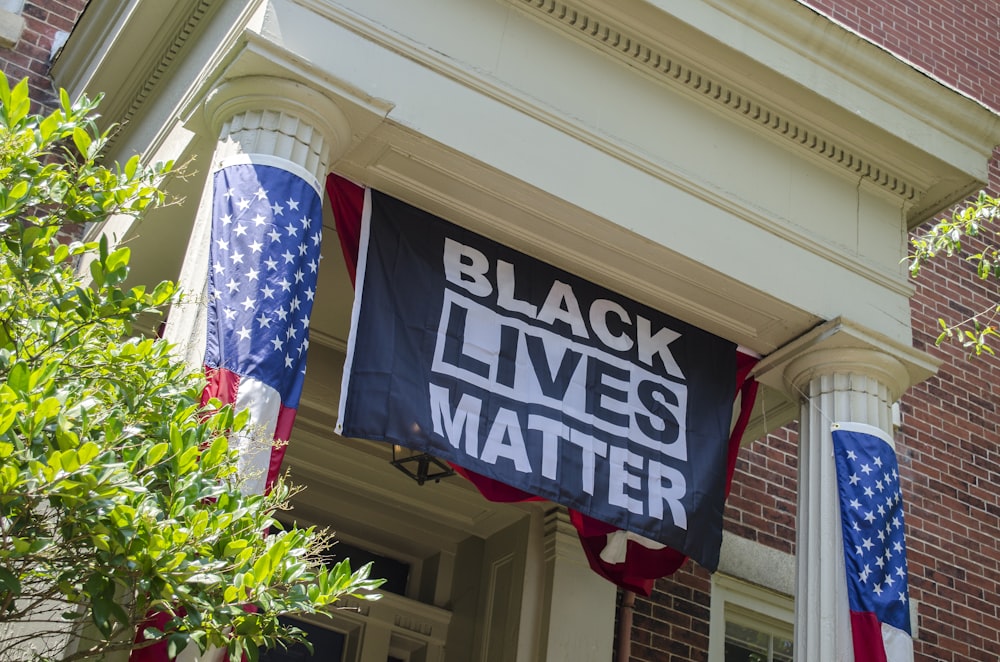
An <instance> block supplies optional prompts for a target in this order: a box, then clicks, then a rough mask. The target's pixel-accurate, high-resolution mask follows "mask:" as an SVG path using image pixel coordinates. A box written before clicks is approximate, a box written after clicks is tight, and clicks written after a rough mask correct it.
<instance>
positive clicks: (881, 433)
mask: <svg viewBox="0 0 1000 662" xmlns="http://www.w3.org/2000/svg"><path fill="white" fill-rule="evenodd" d="M830 430H831V432H832V431H834V430H843V431H844V432H860V433H861V434H870V435H872V436H873V437H878V438H879V439H881V440H882V441H884V442H885V443H887V444H889V446H890V447H891V448H893V449H895V448H896V442H895V440H894V439H893V438H892V437H890V436H889V434H888V433H887V432H886V431H885V430H883V429H882V428H877V427H875V426H874V425H868V424H867V423H851V422H843V423H833V424H831V425H830Z"/></svg>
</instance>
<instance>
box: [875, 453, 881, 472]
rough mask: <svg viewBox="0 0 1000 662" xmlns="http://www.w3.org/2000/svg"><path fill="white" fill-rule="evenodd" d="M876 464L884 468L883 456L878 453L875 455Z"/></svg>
mask: <svg viewBox="0 0 1000 662" xmlns="http://www.w3.org/2000/svg"><path fill="white" fill-rule="evenodd" d="M875 466H876V467H878V468H879V469H881V468H882V458H881V457H879V456H878V455H876V456H875Z"/></svg>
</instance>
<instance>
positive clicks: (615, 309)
mask: <svg viewBox="0 0 1000 662" xmlns="http://www.w3.org/2000/svg"><path fill="white" fill-rule="evenodd" d="M609 313H614V314H615V316H616V317H617V318H618V319H619V320H621V323H622V324H623V325H626V326H628V325H631V324H632V322H631V321H630V320H629V318H628V312H627V311H626V310H625V309H624V308H622V307H621V305H620V304H618V303H616V302H614V301H609V300H608V299H596V300H595V301H594V303H592V304H590V328H592V329H593V330H594V335H596V336H597V339H598V340H600V341H601V342H602V343H604V344H605V345H607V346H608V347H610V348H611V349H616V350H618V351H620V352H627V351H628V350H630V349H632V346H633V345H634V344H635V342H634V341H633V340H632V339H631V338H630V337H628V336H626V335H625V334H624V333H622V334H620V335H617V336H616V335H614V334H613V333H611V330H610V329H608V314H609Z"/></svg>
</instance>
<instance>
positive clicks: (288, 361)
mask: <svg viewBox="0 0 1000 662" xmlns="http://www.w3.org/2000/svg"><path fill="white" fill-rule="evenodd" d="M293 364H294V361H292V355H291V354H285V367H286V368H291V367H292V365H293Z"/></svg>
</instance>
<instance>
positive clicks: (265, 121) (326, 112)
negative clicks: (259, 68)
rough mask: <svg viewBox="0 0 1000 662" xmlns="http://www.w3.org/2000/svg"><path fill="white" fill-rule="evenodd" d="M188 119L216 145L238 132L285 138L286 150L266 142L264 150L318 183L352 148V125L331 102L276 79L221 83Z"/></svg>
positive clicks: (299, 85) (294, 83)
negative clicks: (306, 172) (303, 169)
mask: <svg viewBox="0 0 1000 662" xmlns="http://www.w3.org/2000/svg"><path fill="white" fill-rule="evenodd" d="M240 118H247V119H246V120H241V119H240ZM192 119H194V120H195V126H194V127H193V128H194V129H195V130H199V129H200V130H201V131H204V132H207V133H209V134H210V135H212V136H213V137H215V138H218V139H219V140H220V141H225V140H227V139H230V138H233V139H237V140H238V137H237V135H236V134H238V133H239V132H240V131H244V132H247V131H250V130H263V131H265V132H270V133H273V134H276V136H279V137H280V136H281V135H282V134H284V135H285V136H286V137H287V138H288V139H289V141H286V142H288V145H287V146H285V147H284V148H282V147H279V146H277V145H273V146H272V145H270V143H271V142H272V141H265V142H267V143H268V146H267V147H265V149H264V151H266V152H271V151H275V152H276V153H275V154H274V155H275V156H282V157H284V158H287V159H289V160H290V161H292V162H295V163H298V164H299V165H301V166H303V167H306V168H307V169H308V170H310V171H313V172H314V174H315V175H316V177H317V178H318V180H319V181H320V182H322V181H323V180H324V178H325V177H326V173H327V172H329V169H330V164H332V163H333V162H334V161H336V160H337V159H338V158H340V156H342V155H343V154H344V153H345V152H346V151H347V149H348V148H349V147H350V145H351V124H350V121H349V120H348V119H347V116H346V115H345V114H344V112H343V111H342V110H341V109H340V107H339V106H338V105H337V103H336V102H335V101H333V100H332V99H331V98H329V97H328V96H326V95H324V94H323V93H321V92H319V91H317V90H315V89H313V88H312V87H310V86H308V85H305V84H303V83H300V82H297V81H294V80H291V79H288V78H281V77H278V76H263V75H253V76H242V77H239V78H233V79H230V80H227V81H224V82H222V83H220V84H219V85H217V86H216V87H215V88H213V89H212V91H211V92H209V93H208V95H207V96H206V97H205V100H204V102H203V103H202V104H201V108H200V112H198V113H196V114H195V116H194V117H192ZM250 142H256V139H252V140H251V141H250ZM279 142H280V139H279ZM296 144H297V146H298V148H296ZM247 148H250V149H252V147H248V146H245V147H244V149H247ZM303 148H304V149H305V152H304V153H303ZM286 151H287V152H288V153H287V154H285V153H281V152H286ZM310 154H311V155H312V156H311V157H310Z"/></svg>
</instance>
